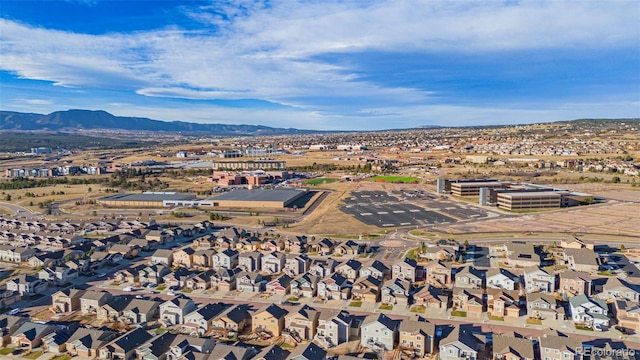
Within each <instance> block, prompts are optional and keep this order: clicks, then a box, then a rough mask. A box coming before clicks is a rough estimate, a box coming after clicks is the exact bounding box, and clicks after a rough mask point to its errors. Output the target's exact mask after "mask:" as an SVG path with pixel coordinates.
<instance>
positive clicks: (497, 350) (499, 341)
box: [492, 334, 535, 360]
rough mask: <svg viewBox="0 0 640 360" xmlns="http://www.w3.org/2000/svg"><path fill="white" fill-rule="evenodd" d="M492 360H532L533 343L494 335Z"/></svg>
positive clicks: (533, 353) (517, 338)
mask: <svg viewBox="0 0 640 360" xmlns="http://www.w3.org/2000/svg"><path fill="white" fill-rule="evenodd" d="M492 359H494V360H534V359H535V351H534V347H533V342H532V341H531V340H530V339H524V338H519V337H514V336H508V335H500V334H495V335H494V336H493V356H492Z"/></svg>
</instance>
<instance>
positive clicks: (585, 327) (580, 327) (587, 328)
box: [576, 325, 593, 331]
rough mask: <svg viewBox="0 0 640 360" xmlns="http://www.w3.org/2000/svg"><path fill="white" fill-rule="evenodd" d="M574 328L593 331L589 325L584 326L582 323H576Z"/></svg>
mask: <svg viewBox="0 0 640 360" xmlns="http://www.w3.org/2000/svg"><path fill="white" fill-rule="evenodd" d="M576 330H586V331H593V328H592V327H589V326H584V325H576Z"/></svg>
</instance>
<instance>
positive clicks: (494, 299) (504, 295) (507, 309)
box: [487, 289, 524, 319]
mask: <svg viewBox="0 0 640 360" xmlns="http://www.w3.org/2000/svg"><path fill="white" fill-rule="evenodd" d="M521 308H524V302H522V301H520V296H519V294H518V292H517V291H512V290H504V289H487V314H488V315H489V316H495V317H499V318H503V319H517V318H519V317H520V309H521Z"/></svg>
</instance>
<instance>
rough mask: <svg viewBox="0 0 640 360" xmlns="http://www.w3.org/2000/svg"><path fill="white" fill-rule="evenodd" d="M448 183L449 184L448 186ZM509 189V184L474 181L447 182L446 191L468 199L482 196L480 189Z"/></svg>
mask: <svg viewBox="0 0 640 360" xmlns="http://www.w3.org/2000/svg"><path fill="white" fill-rule="evenodd" d="M447 182H448V184H447ZM507 187H509V183H508V182H504V181H500V180H494V179H473V180H455V181H448V180H446V181H445V184H444V188H445V191H447V190H448V191H450V192H451V195H455V196H460V197H467V196H478V195H480V189H482V188H487V189H504V188H507Z"/></svg>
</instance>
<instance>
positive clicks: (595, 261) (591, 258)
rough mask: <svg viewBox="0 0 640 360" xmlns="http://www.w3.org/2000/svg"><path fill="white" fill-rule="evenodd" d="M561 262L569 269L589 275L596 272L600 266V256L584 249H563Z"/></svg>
mask: <svg viewBox="0 0 640 360" xmlns="http://www.w3.org/2000/svg"><path fill="white" fill-rule="evenodd" d="M563 260H564V262H565V264H567V266H568V267H569V269H571V270H575V271H584V272H587V273H590V274H595V273H596V272H598V269H599V268H600V265H601V261H600V256H598V254H596V253H595V252H594V251H593V250H589V249H586V248H582V249H564V251H563Z"/></svg>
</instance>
